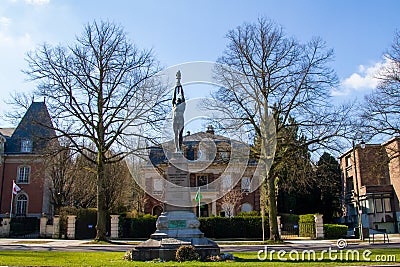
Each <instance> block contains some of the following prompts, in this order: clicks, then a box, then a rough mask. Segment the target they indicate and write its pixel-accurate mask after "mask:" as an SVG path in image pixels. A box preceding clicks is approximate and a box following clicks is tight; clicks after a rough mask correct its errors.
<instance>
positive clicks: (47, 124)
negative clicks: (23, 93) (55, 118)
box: [5, 102, 56, 153]
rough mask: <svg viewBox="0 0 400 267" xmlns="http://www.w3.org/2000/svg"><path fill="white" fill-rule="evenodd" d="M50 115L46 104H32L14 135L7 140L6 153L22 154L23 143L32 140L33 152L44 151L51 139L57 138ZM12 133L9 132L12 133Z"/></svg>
mask: <svg viewBox="0 0 400 267" xmlns="http://www.w3.org/2000/svg"><path fill="white" fill-rule="evenodd" d="M52 126H53V124H52V122H51V117H50V114H49V112H48V110H47V107H46V104H45V103H44V102H32V104H31V105H30V107H29V108H28V110H27V111H26V113H25V115H24V116H23V117H22V119H21V121H20V123H19V124H18V126H17V128H15V130H14V131H13V132H12V135H11V136H10V137H9V138H7V142H6V147H5V152H6V153H22V152H21V141H22V140H24V139H26V140H32V142H33V144H32V146H33V147H32V152H33V153H35V152H40V151H41V150H43V149H44V148H45V146H46V144H47V142H48V141H49V139H51V138H53V137H55V136H56V134H55V131H54V130H53V129H51V127H52ZM10 132H11V131H9V133H10Z"/></svg>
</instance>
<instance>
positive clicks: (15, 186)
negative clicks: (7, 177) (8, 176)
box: [12, 180, 21, 195]
mask: <svg viewBox="0 0 400 267" xmlns="http://www.w3.org/2000/svg"><path fill="white" fill-rule="evenodd" d="M19 191H21V188H20V187H19V186H18V185H17V184H16V183H15V182H14V180H13V188H12V193H13V194H14V195H16V194H17V193H18V192H19Z"/></svg>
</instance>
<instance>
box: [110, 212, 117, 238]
mask: <svg viewBox="0 0 400 267" xmlns="http://www.w3.org/2000/svg"><path fill="white" fill-rule="evenodd" d="M118 226H119V215H111V236H110V237H111V239H117V238H118Z"/></svg>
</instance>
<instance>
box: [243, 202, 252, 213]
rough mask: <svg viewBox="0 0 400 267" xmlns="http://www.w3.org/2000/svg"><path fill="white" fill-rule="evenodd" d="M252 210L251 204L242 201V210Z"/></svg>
mask: <svg viewBox="0 0 400 267" xmlns="http://www.w3.org/2000/svg"><path fill="white" fill-rule="evenodd" d="M252 210H253V206H252V205H251V204H250V203H243V204H242V211H244V212H250V211H252Z"/></svg>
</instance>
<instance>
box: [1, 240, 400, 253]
mask: <svg viewBox="0 0 400 267" xmlns="http://www.w3.org/2000/svg"><path fill="white" fill-rule="evenodd" d="M88 241H89V240H54V239H36V240H31V239H0V251H1V250H3V251H4V250H35V251H104V252H112V251H114V252H116V251H119V252H125V251H127V250H129V249H131V248H133V247H134V246H135V245H94V244H85V243H87V242H88ZM220 247H221V252H231V253H232V252H257V251H259V250H263V249H265V246H264V245H235V244H232V245H231V244H229V245H220ZM329 247H330V248H331V249H337V243H336V240H332V241H329V240H293V241H287V242H285V243H283V244H279V245H268V249H269V250H270V249H274V250H275V251H278V250H281V249H283V250H286V251H290V250H292V249H299V250H301V249H304V250H305V249H313V250H316V251H318V250H324V249H329ZM346 248H347V249H367V248H369V249H370V248H400V238H397V239H395V240H392V241H391V243H385V244H384V243H383V242H382V241H380V242H379V243H375V244H369V243H368V242H359V241H357V240H347V247H346ZM0 253H1V252H0Z"/></svg>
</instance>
